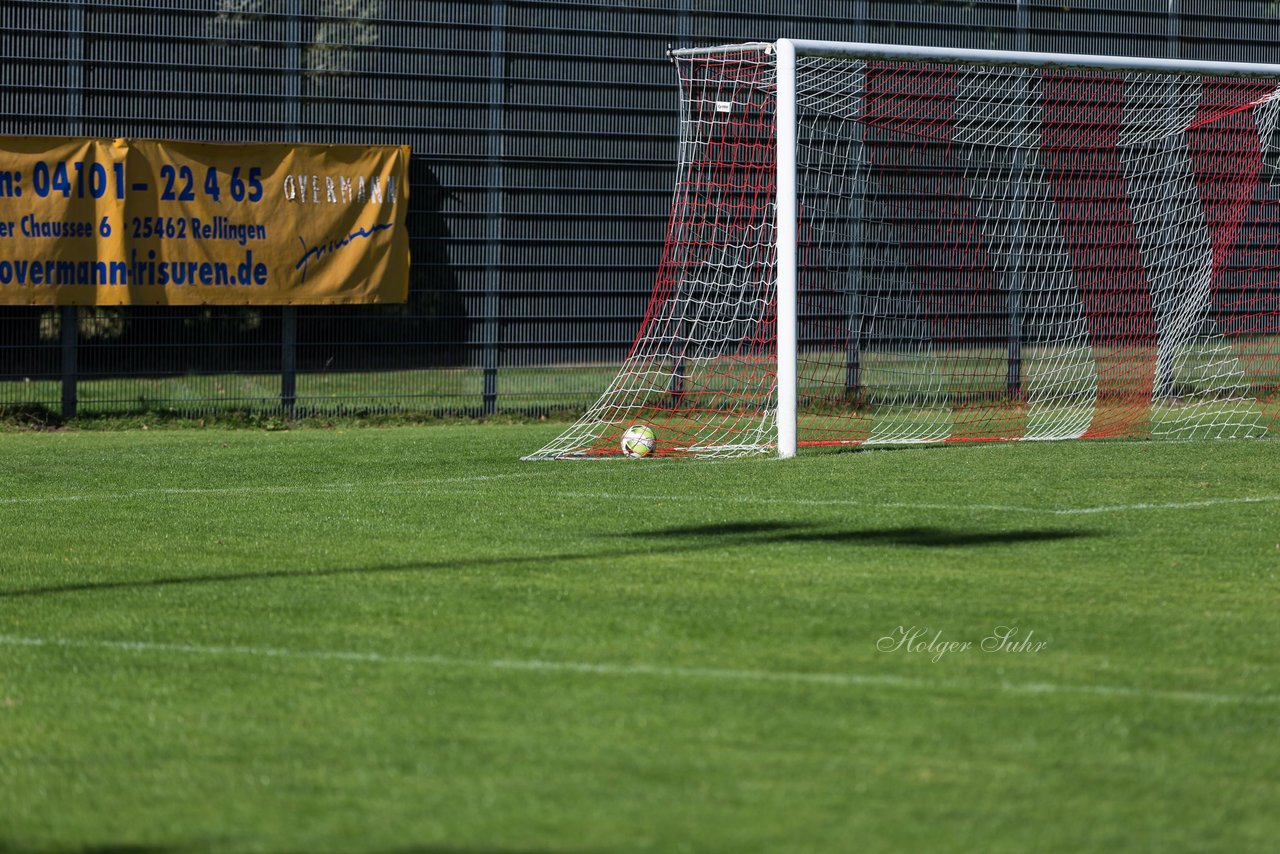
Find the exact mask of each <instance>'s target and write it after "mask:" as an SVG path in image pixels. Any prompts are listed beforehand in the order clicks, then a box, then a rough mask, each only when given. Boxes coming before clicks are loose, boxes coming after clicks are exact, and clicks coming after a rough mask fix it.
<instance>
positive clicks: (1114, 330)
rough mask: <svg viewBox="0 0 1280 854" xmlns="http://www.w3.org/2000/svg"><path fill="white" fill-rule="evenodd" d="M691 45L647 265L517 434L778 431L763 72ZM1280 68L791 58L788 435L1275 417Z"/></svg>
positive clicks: (1183, 426) (821, 437) (582, 440)
mask: <svg viewBox="0 0 1280 854" xmlns="http://www.w3.org/2000/svg"><path fill="white" fill-rule="evenodd" d="M773 59H774V57H773V56H772V55H771V53H769V52H766V51H764V50H761V49H760V48H758V47H752V46H744V47H743V48H741V49H738V50H725V51H723V52H719V53H712V54H699V55H695V56H685V57H682V58H680V59H678V60H677V68H678V69H679V72H680V82H681V92H682V100H681V116H682V121H681V141H680V167H679V168H680V172H679V178H678V180H677V185H676V193H675V199H674V202H673V206H672V214H671V218H670V221H669V227H668V235H667V243H666V249H665V252H664V256H663V259H662V262H661V265H660V269H659V275H658V281H657V285H656V287H655V289H654V293H653V296H652V298H651V300H650V304H649V308H648V312H647V316H646V317H645V319H644V322H643V324H642V326H641V329H640V332H639V334H638V336H637V338H636V342H635V344H634V346H633V347H632V351H631V354H630V355H629V357H628V358H627V360H626V362H625V363H624V364H623V366H622V368H621V370H620V371H619V373H618V375H617V378H616V379H615V380H614V382H613V384H612V385H611V387H610V388H609V390H608V391H606V392H605V393H604V394H603V395H602V396H601V398H600V399H599V401H598V402H597V403H596V405H595V406H593V407H592V408H591V410H590V411H589V412H587V413H586V414H585V415H584V416H583V417H582V418H581V419H579V420H578V421H577V423H575V424H574V425H573V426H572V427H571V428H570V429H569V430H567V431H566V432H565V433H564V434H563V435H562V436H560V437H559V438H558V439H557V440H556V441H555V442H553V443H551V444H550V445H548V446H547V447H546V448H544V449H542V450H541V451H539V452H538V453H536V454H534V455H532V456H531V458H535V459H540V458H564V457H602V456H613V455H617V454H619V453H620V451H619V446H618V440H619V438H620V436H621V434H622V432H623V431H624V430H625V429H626V428H627V427H628V426H630V425H631V424H634V423H643V424H647V425H649V426H651V427H652V428H653V429H654V430H655V432H656V433H657V436H658V443H659V444H658V450H657V453H658V454H665V455H684V454H698V455H709V456H718V455H739V454H744V453H754V452H760V451H768V450H770V449H772V448H774V447H776V424H775V415H774V413H775V408H776V397H777V390H776V389H777V382H776V348H777V344H776V293H775V258H776V246H775V244H774V239H773V237H774V219H775V212H776V211H775V205H776V198H775V188H776V174H775V173H776V134H775V127H774V123H775V112H776V103H775V98H776V85H775V84H776V71H775V66H774V62H773ZM1276 87H1277V84H1276V81H1275V80H1272V79H1262V78H1247V77H1232V76H1177V75H1171V74H1157V73H1139V72H1120V71H1094V70H1086V69H1067V68H1034V67H1013V66H999V65H973V64H965V65H959V64H956V65H949V64H941V63H914V62H900V61H878V60H860V59H833V58H822V57H804V56H801V57H799V58H798V60H797V92H798V96H797V114H798V126H797V161H798V175H797V184H798V187H799V191H798V199H797V206H798V210H799V212H800V213H799V223H798V231H799V247H798V252H799V271H798V280H799V281H798V302H799V329H798V334H799V352H798V353H797V361H798V370H797V385H798V397H799V414H798V425H797V426H798V435H799V440H800V445H801V447H806V446H828V445H829V446H846V445H856V444H863V443H910V442H937V441H969V440H972V441H983V440H1010V439H1064V438H1078V437H1183V438H1193V437H1194V438H1202V437H1238V436H1260V435H1264V434H1266V433H1267V432H1269V431H1273V430H1276V429H1277V414H1278V409H1280V407H1278V406H1277V403H1276V390H1277V386H1278V385H1280V287H1278V285H1277V274H1276V268H1277V262H1280V255H1277V254H1276V253H1277V252H1278V251H1280V250H1278V249H1277V247H1278V246H1280V204H1278V203H1277V198H1278V197H1277V193H1276V191H1275V190H1274V189H1273V187H1272V183H1273V179H1274V178H1275V177H1276V175H1277V173H1276V162H1275V159H1276V155H1277V151H1276V146H1277V142H1278V140H1277V109H1280V107H1277V104H1278V103H1280V101H1278V100H1277V88H1276Z"/></svg>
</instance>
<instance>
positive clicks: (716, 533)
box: [0, 522, 1096, 854]
mask: <svg viewBox="0 0 1280 854" xmlns="http://www.w3.org/2000/svg"><path fill="white" fill-rule="evenodd" d="M619 536H620V537H624V538H626V539H644V540H660V541H663V545H662V547H661V552H662V553H663V554H668V555H669V554H680V553H697V552H701V551H709V550H712V549H724V548H734V547H741V546H752V545H762V544H771V543H776V544H788V543H828V544H836V545H841V544H843V545H891V546H908V547H923V548H966V547H978V546H1002V545H1017V544H1020V543H1043V542H1053V541H1058V540H1073V539H1081V538H1085V537H1092V536H1096V534H1094V533H1092V532H1088V531H1079V530H1052V529H1041V528H1034V529H1028V530H1017V531H985V532H984V531H976V532H975V531H972V530H963V531H954V530H948V529H945V528H934V527H905V528H884V529H871V530H851V531H842V530H829V529H822V528H817V527H815V526H812V525H807V524H803V523H794V522H750V523H747V522H728V523H724V524H719V525H693V526H689V527H677V528H661V529H657V530H653V531H636V532H632V533H627V534H621V535H619ZM653 554H654V548H653V546H652V545H648V546H645V547H644V548H622V549H599V550H594V551H590V552H576V553H561V554H541V555H522V556H514V557H491V558H483V557H478V558H470V559H465V560H437V561H412V562H406V563H398V564H382V565H376V566H353V567H334V568H329V569H296V568H295V569H266V570H258V571H255V572H228V573H218V574H202V575H172V576H161V577H158V578H142V579H139V578H131V579H123V580H112V581H77V582H71V583H66V584H49V585H43V586H39V587H28V588H23V589H17V590H0V601H2V600H5V599H23V598H30V597H37V596H53V595H58V594H62V593H89V592H94V593H97V592H105V591H111V590H141V589H146V588H149V587H183V586H190V585H199V584H226V583H234V582H243V581H270V580H275V579H290V578H294V579H297V578H330V577H337V576H373V575H390V574H394V573H420V572H440V571H445V570H458V569H478V568H486V567H489V568H494V567H517V566H524V565H528V564H545V563H575V562H580V561H589V562H598V561H613V560H622V559H626V558H632V557H647V556H651V555H653ZM0 854H6V852H5V849H4V848H3V847H0Z"/></svg>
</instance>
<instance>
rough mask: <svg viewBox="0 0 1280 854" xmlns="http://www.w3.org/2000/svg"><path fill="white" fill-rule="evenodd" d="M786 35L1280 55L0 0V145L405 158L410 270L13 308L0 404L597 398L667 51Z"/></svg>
mask: <svg viewBox="0 0 1280 854" xmlns="http://www.w3.org/2000/svg"><path fill="white" fill-rule="evenodd" d="M782 36H792V37H798V38H820V39H837V40H867V41H879V42H897V43H917V44H929V45H948V46H960V47H980V48H1002V49H1013V48H1026V49H1031V50H1052V51H1070V52H1089V53H1121V54H1131V55H1145V56H1165V55H1180V56H1186V57H1195V58H1204V59H1222V60H1227V59H1230V60H1246V61H1276V59H1277V56H1278V54H1277V51H1276V49H1275V48H1274V47H1273V46H1274V45H1276V44H1278V43H1280V18H1278V17H1277V14H1276V12H1275V11H1274V4H1272V3H1269V2H1260V1H1259V0H1173V2H1172V3H1168V2H1164V0H1162V1H1161V2H1159V3H1154V2H1149V0H1073V2H1071V3H1070V4H1064V3H1061V2H1058V0H1052V2H1050V0H992V2H977V0H974V2H952V0H932V2H927V0H889V1H888V2H886V0H790V2H782V0H644V2H620V0H612V1H611V0H591V2H588V0H490V2H484V0H306V2H303V0H149V2H146V3H139V2H131V0H101V1H100V0H6V2H4V3H3V4H0V133H3V134H71V135H96V136H104V137H117V136H128V137H154V138H166V139H195V140H219V141H284V142H288V141H298V142H316V143H357V144H359V143H407V144H409V145H410V146H411V147H412V150H413V157H412V162H411V176H410V179H411V180H410V185H411V186H410V210H409V229H410V233H411V251H412V256H413V264H412V269H411V283H410V298H409V301H408V303H407V304H406V305H404V306H393V307H367V308H366V307H354V308H353V307H347V308H312V307H308V308H298V309H296V310H291V309H285V310H281V309H278V308H262V309H217V308H205V309H174V308H166V309H143V308H138V309H123V310H121V309H82V310H80V311H78V312H66V311H58V310H56V309H54V310H50V309H36V308H14V307H9V308H3V307H0V407H4V408H13V407H17V406H43V407H46V408H49V409H54V410H57V409H58V408H59V407H63V408H67V404H68V403H71V404H73V405H78V407H79V410H80V411H81V412H103V411H127V410H135V409H147V408H162V409H173V410H177V411H181V412H185V413H189V414H192V415H197V414H201V413H206V412H212V411H217V410H222V409H229V408H236V409H257V410H275V411H278V410H280V409H281V408H283V409H285V410H287V411H294V408H295V407H296V410H297V411H303V412H336V411H365V410H388V411H423V412H436V413H483V412H496V411H526V412H539V411H548V410H554V409H562V408H577V407H582V406H585V405H587V404H588V403H589V402H590V401H591V400H592V399H594V397H595V396H596V394H597V393H598V392H599V391H600V390H601V389H602V387H603V386H604V384H606V383H607V382H608V380H609V378H610V376H611V372H612V370H613V369H614V368H616V366H617V364H618V362H619V361H620V360H621V359H622V358H623V357H624V356H625V354H626V352H627V349H628V347H629V346H630V344H631V340H632V336H633V335H634V333H635V330H636V328H637V327H638V325H639V322H640V319H641V316H642V314H643V312H644V308H645V304H646V301H647V298H648V296H649V292H650V290H651V289H652V285H653V278H654V273H655V271H656V268H657V266H658V261H659V258H660V256H661V252H662V241H663V235H664V231H665V227H666V216H667V206H668V204H669V202H670V198H671V188H672V182H673V177H674V175H673V164H674V162H675V155H676V132H677V100H676V87H675V80H674V73H673V70H672V68H671V66H670V63H669V62H668V61H667V59H666V50H667V49H668V48H669V47H680V46H688V45H697V44H717V43H724V42H733V41H748V40H751V41H759V40H772V39H776V38H779V37H782ZM72 332H74V334H70V333H72ZM69 344H70V345H74V346H73V347H70V348H69V346H68V345H69ZM69 352H70V353H73V354H74V360H75V361H74V367H75V369H76V385H75V389H74V390H75V392H76V394H75V396H74V398H67V397H65V396H64V394H63V389H62V381H63V378H64V377H63V375H64V372H65V369H66V367H67V366H68V362H67V361H66V358H67V356H68V353H69ZM290 369H292V370H296V374H293V373H292V372H291V370H290ZM282 371H284V372H285V373H286V376H285V377H284V378H282Z"/></svg>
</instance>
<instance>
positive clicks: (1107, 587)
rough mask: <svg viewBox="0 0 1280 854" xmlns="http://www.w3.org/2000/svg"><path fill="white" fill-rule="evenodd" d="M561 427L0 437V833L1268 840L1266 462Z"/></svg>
mask: <svg viewBox="0 0 1280 854" xmlns="http://www.w3.org/2000/svg"><path fill="white" fill-rule="evenodd" d="M562 427H563V425H558V424H553V425H543V426H492V425H491V426H432V427H399V428H388V429H355V430H350V429H337V430H321V429H303V430H295V431H291V432H279V433H267V432H254V431H247V430H241V431H232V430H185V431H184V430H171V431H163V430H161V431H157V430H151V431H147V432H142V431H128V432H92V433H88V432H86V433H77V432H62V433H7V434H3V435H0V448H2V450H0V460H2V462H0V851H4V852H52V851H58V852H99V854H101V852H108V851H111V852H123V851H129V852H152V851H184V852H185V851H236V852H324V851H335V852H338V851H341V852H349V851H369V852H463V851H486V852H487V851H510V852H532V851H539V852H550V851H634V850H649V851H661V852H670V851H698V852H701V851H733V852H742V851H769V852H776V851H788V852H790V851H813V852H831V851H868V852H876V851H886V852H888V851H930V852H932V851H938V852H941V851H984V852H1000V851H1036V852H1046V851H1118V850H1130V851H1231V852H1241V851H1260V852H1261V851H1273V850H1276V848H1277V846H1278V845H1280V810H1277V809H1276V803H1277V801H1280V739H1277V738H1276V732H1277V724H1278V722H1280V657H1278V656H1277V655H1276V650H1275V639H1276V638H1277V637H1280V607H1278V606H1280V483H1277V479H1276V472H1277V471H1280V443H1278V442H1276V441H1274V440H1263V441H1237V442H1192V443H1165V444H1161V443H1138V442H1128V443H1087V442H1067V443H1002V444H998V445H966V446H949V447H915V448H909V449H897V450H890V449H886V450H863V451H859V452H844V453H826V454H815V455H810V456H803V457H801V458H798V459H796V460H791V461H787V462H777V461H774V460H765V459H754V460H743V461H732V462H718V463H711V462H700V461H668V460H643V461H616V462H582V463H522V462H520V461H519V460H518V458H519V457H520V456H521V455H522V454H526V453H529V452H531V451H533V450H536V449H537V448H538V447H541V446H542V445H543V444H545V443H546V442H547V441H548V440H549V439H551V438H552V437H553V436H554V435H555V434H556V432H558V431H559V430H560V429H562ZM1002 627H1007V628H1002ZM1015 629H1016V633H1015V632H1014V630H1015ZM1000 636H1006V638H1007V639H1006V641H1005V642H1004V646H1005V647H1006V648H1005V649H1003V650H997V649H992V648H991V647H993V646H996V647H998V646H1000V645H1001V644H1000V641H998V640H997V641H990V640H988V639H990V638H995V637H1000ZM904 639H905V640H904ZM984 641H985V645H986V647H987V648H985V649H984V648H983V647H984ZM965 644H968V646H967V647H966V646H965ZM930 645H931V646H932V648H929V647H930ZM1010 647H1012V648H1010Z"/></svg>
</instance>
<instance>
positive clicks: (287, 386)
mask: <svg viewBox="0 0 1280 854" xmlns="http://www.w3.org/2000/svg"><path fill="white" fill-rule="evenodd" d="M301 5H302V4H301V0H289V2H288V3H287V4H286V5H285V15H286V18H285V65H286V66H287V68H288V76H287V78H286V81H285V86H286V91H287V93H288V101H287V105H286V113H285V121H286V124H287V126H288V129H287V131H286V135H287V136H288V138H289V141H290V142H298V141H299V139H300V138H301V136H302V24H301V21H300V20H299V15H300V14H301ZM297 403H298V309H297V308H295V307H294V306H291V305H285V306H281V307H280V409H281V411H282V412H283V413H284V417H285V418H293V416H294V414H295V412H296V408H297Z"/></svg>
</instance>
